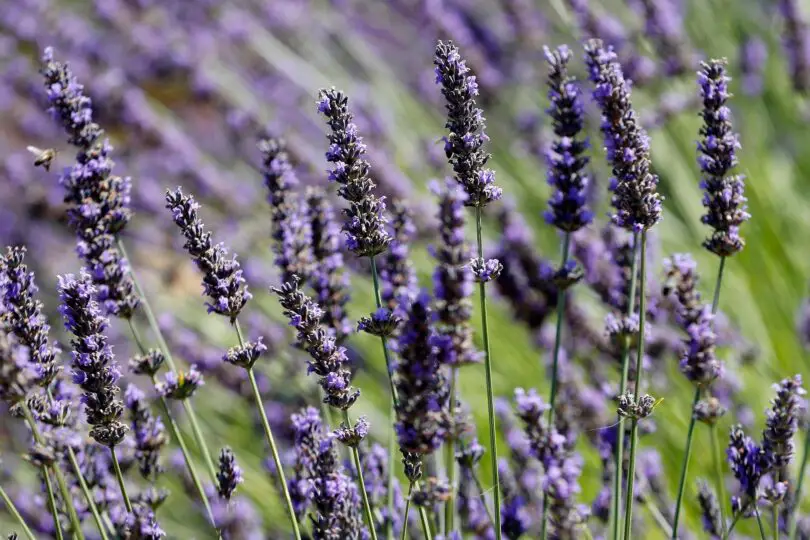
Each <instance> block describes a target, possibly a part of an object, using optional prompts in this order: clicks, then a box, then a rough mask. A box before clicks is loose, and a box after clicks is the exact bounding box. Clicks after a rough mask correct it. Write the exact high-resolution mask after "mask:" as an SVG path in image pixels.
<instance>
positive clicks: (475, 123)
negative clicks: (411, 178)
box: [433, 41, 503, 207]
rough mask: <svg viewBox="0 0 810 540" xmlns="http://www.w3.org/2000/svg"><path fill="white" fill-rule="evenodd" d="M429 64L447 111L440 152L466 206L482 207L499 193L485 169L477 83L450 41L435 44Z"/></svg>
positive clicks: (486, 159) (492, 175) (483, 137)
mask: <svg viewBox="0 0 810 540" xmlns="http://www.w3.org/2000/svg"><path fill="white" fill-rule="evenodd" d="M433 64H434V65H435V66H436V68H435V72H436V83H437V84H439V85H440V86H441V89H442V95H443V96H444V99H445V106H446V109H447V123H446V124H445V127H446V128H447V130H448V131H449V133H448V134H447V136H446V137H445V138H444V152H445V154H446V155H447V159H448V161H449V162H450V165H451V166H452V167H453V172H454V173H455V179H456V181H457V182H458V183H459V184H461V186H462V187H463V188H464V191H466V192H467V201H466V205H467V206H474V207H483V206H486V205H487V204H489V203H491V202H492V201H496V200H498V199H500V198H501V195H502V193H503V192H502V190H501V188H500V187H498V186H497V185H495V173H494V172H493V171H492V170H491V169H487V168H485V167H486V164H487V161H489V157H490V155H489V153H487V151H486V150H485V149H484V144H485V143H486V142H487V141H488V140H489V137H487V134H486V133H485V131H484V130H485V129H486V124H485V121H484V116H483V111H481V109H479V108H478V107H477V105H476V102H475V98H476V96H477V95H478V83H477V82H476V79H475V76H474V75H470V74H469V72H470V68H468V67H467V64H466V63H465V62H464V60H462V58H461V55H460V54H459V51H458V48H457V47H456V46H455V45H454V44H453V42H452V41H446V42H445V41H439V42H438V43H437V44H436V54H435V57H434V59H433Z"/></svg>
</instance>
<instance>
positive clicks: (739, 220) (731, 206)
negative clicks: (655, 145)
mask: <svg viewBox="0 0 810 540" xmlns="http://www.w3.org/2000/svg"><path fill="white" fill-rule="evenodd" d="M700 66H701V69H700V71H699V72H698V87H699V88H700V95H701V97H702V98H703V111H702V112H701V113H700V116H701V117H702V118H703V126H702V127H701V128H700V136H701V140H700V141H699V142H698V146H697V148H698V152H700V156H699V157H698V164H699V165H700V169H701V171H702V172H703V181H702V182H701V187H702V188H703V189H704V191H705V194H704V196H703V206H704V207H705V208H706V214H705V215H704V216H703V217H702V218H701V219H702V221H703V223H705V224H706V225H708V226H709V227H711V228H712V229H714V232H713V233H712V236H711V237H710V238H708V239H706V241H705V242H703V246H704V247H705V248H706V249H708V250H709V251H711V252H712V253H714V254H716V255H718V256H720V257H728V256H731V255H734V254H735V253H737V252H738V251H740V250H742V248H743V247H744V246H745V241H744V240H743V239H742V238H741V237H740V234H739V227H740V225H742V224H743V223H744V222H746V221H748V219H749V218H750V217H751V216H750V215H749V214H748V212H747V206H746V204H745V203H746V201H747V199H746V198H745V196H744V195H743V191H744V189H745V184H744V182H743V179H744V177H743V176H742V175H734V174H730V172H731V170H732V169H733V168H734V167H735V166H736V165H737V153H736V151H737V148H739V147H740V142H739V139H738V137H737V134H736V133H734V131H732V125H731V111H730V110H729V108H728V107H727V106H726V102H727V101H728V99H729V97H731V94H729V92H728V82H729V81H730V80H731V78H730V77H728V76H727V75H726V61H725V60H711V61H710V62H708V63H706V62H702V63H701V64H700Z"/></svg>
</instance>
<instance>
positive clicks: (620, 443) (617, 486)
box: [610, 233, 639, 540]
mask: <svg viewBox="0 0 810 540" xmlns="http://www.w3.org/2000/svg"><path fill="white" fill-rule="evenodd" d="M638 249H639V235H638V233H636V234H635V235H633V255H632V257H633V258H632V261H631V262H630V291H629V294H628V297H627V313H626V315H627V316H628V317H630V316H632V315H633V311H634V309H635V304H636V287H637V285H638V272H637V271H636V269H637V264H638ZM629 364H630V341H629V339H628V337H627V336H625V337H623V338H622V354H621V369H622V372H621V378H620V380H619V395H622V394H624V393H625V392H626V391H627V377H628V372H629ZM618 416H619V418H618V422H617V424H616V454H615V455H614V456H613V498H612V499H611V504H610V515H611V518H610V523H611V530H612V531H613V535H612V538H613V540H618V538H619V530H620V529H621V521H622V520H621V515H620V513H619V508H620V507H621V500H622V471H623V469H624V467H623V464H624V417H623V416H622V415H618Z"/></svg>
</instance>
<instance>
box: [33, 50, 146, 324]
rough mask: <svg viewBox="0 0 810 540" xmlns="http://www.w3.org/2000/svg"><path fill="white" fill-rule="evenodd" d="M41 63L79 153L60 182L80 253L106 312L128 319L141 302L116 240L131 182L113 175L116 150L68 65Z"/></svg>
mask: <svg viewBox="0 0 810 540" xmlns="http://www.w3.org/2000/svg"><path fill="white" fill-rule="evenodd" d="M42 63H43V67H42V75H43V77H44V78H45V89H46V91H47V94H48V101H49V103H50V109H49V110H50V111H51V113H52V114H53V116H54V118H55V119H56V120H57V121H58V122H59V123H60V124H61V125H62V127H63V128H64V129H65V131H66V132H67V134H68V135H69V139H68V142H70V144H72V145H74V146H76V147H77V148H78V153H77V155H76V163H74V165H73V166H72V167H71V168H70V169H66V170H65V172H64V173H63V174H62V175H61V177H60V179H59V183H60V184H61V185H62V187H63V188H64V189H65V202H66V203H67V204H68V211H67V213H68V219H69V221H70V224H71V226H72V227H73V229H74V230H75V231H76V235H77V239H78V244H77V252H78V254H79V256H80V257H81V258H82V259H83V260H84V261H85V264H86V266H87V268H88V270H89V272H90V275H91V276H92V279H93V283H94V284H95V285H96V294H97V299H98V301H99V303H101V304H102V305H103V306H104V309H105V310H106V312H107V313H108V314H110V315H115V316H119V317H122V318H129V317H131V316H132V314H133V313H134V312H135V309H136V308H137V307H138V304H139V299H138V298H137V296H136V295H135V293H134V285H133V283H132V278H131V277H130V275H129V265H128V263H127V261H126V260H125V259H124V258H123V256H122V254H121V252H120V251H119V250H118V248H117V246H116V241H117V237H116V235H117V234H118V233H119V232H120V231H121V230H122V229H123V228H124V227H125V226H126V224H127V223H128V221H129V219H130V217H131V211H130V209H129V204H130V195H129V193H130V189H131V182H130V179H129V178H122V177H120V176H116V175H114V174H112V169H113V165H114V162H113V161H112V159H111V158H110V157H109V155H110V153H111V151H112V146H110V143H109V141H108V140H107V138H106V137H105V136H104V131H103V130H102V129H101V128H100V127H99V125H98V124H96V123H95V122H94V121H93V110H92V103H91V101H90V98H88V97H87V96H86V95H85V94H84V87H83V86H82V85H81V84H79V83H78V82H77V81H76V78H75V77H74V75H73V73H72V72H71V71H70V68H69V67H68V66H67V64H62V63H60V62H56V61H55V60H54V59H53V50H52V49H51V48H47V49H45V52H44V54H43V57H42Z"/></svg>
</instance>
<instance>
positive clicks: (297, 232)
mask: <svg viewBox="0 0 810 540" xmlns="http://www.w3.org/2000/svg"><path fill="white" fill-rule="evenodd" d="M259 151H260V152H261V153H262V160H263V161H262V174H263V175H264V185H265V187H267V190H268V192H269V195H268V198H267V200H268V202H269V203H270V220H271V222H272V236H273V240H274V243H273V251H274V252H275V254H276V257H275V263H276V266H277V267H278V268H279V270H281V283H286V282H287V281H290V279H292V276H293V275H297V276H299V277H300V278H301V279H305V278H306V277H307V276H308V275H309V274H310V272H311V271H312V269H313V268H312V266H313V264H312V253H311V248H310V246H311V244H312V239H311V230H310V228H309V224H308V223H307V222H306V220H305V219H304V215H303V214H304V209H303V208H302V205H301V204H300V202H299V200H298V199H297V198H296V196H295V193H294V192H293V189H294V188H295V186H297V185H298V179H297V178H296V176H295V173H294V172H293V168H292V165H291V164H290V161H289V156H288V155H287V151H286V143H285V142H284V140H283V139H280V138H274V137H270V138H266V139H262V140H260V141H259Z"/></svg>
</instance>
